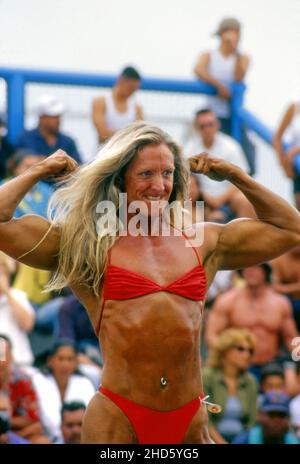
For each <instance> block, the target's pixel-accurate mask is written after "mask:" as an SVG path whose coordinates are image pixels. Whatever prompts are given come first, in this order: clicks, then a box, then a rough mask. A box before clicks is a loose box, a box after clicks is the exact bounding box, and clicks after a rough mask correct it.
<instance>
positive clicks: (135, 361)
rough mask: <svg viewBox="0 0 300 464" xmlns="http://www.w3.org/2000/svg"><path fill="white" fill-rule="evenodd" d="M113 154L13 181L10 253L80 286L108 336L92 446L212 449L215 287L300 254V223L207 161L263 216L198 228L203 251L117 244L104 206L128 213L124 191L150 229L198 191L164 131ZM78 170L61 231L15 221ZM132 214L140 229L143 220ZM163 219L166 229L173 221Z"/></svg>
mask: <svg viewBox="0 0 300 464" xmlns="http://www.w3.org/2000/svg"><path fill="white" fill-rule="evenodd" d="M103 152H104V153H103V156H102V154H100V156H99V157H98V158H97V159H96V160H94V161H93V162H92V163H89V164H87V165H85V166H84V167H82V168H80V169H79V170H76V165H75V163H74V161H73V160H72V159H71V158H70V157H68V156H67V155H66V154H65V153H62V152H58V153H56V154H54V155H53V156H52V157H49V158H47V159H46V160H44V161H42V162H41V163H38V164H37V165H35V166H34V167H33V168H32V169H30V170H28V171H26V173H24V174H22V175H21V176H18V177H16V178H14V179H12V180H11V181H10V182H7V183H6V184H5V185H3V186H2V187H1V188H0V220H1V223H0V245H1V248H2V250H3V251H4V252H5V253H7V254H9V255H11V256H12V257H13V258H15V259H17V260H19V261H21V262H23V263H25V264H28V265H31V266H36V267H41V268H46V269H51V270H53V271H56V274H55V275H54V282H53V285H52V287H51V288H56V289H58V288H62V287H63V286H71V288H72V290H73V292H74V293H75V294H76V296H78V298H79V300H80V301H81V302H82V304H83V305H84V306H85V307H86V309H87V311H88V314H89V317H90V319H91V322H92V324H93V326H94V328H95V331H96V333H97V335H98V336H99V341H100V343H101V347H102V353H103V359H104V367H103V375H102V386H101V387H100V390H99V392H97V393H96V394H95V396H94V397H93V398H92V400H91V402H90V403H89V405H88V408H87V411H86V414H85V418H84V422H83V429H82V442H84V443H95V444H96V443H107V444H108V443H111V444H113V443H119V444H126V443H147V444H149V443H155V444H157V443H174V444H175V443H209V442H210V438H209V434H208V427H207V423H208V420H207V411H206V408H205V404H203V401H204V398H203V395H204V393H202V390H203V387H202V379H201V361H200V354H199V344H200V334H201V330H202V323H203V310H204V301H205V294H206V289H207V288H208V287H209V285H210V284H211V282H212V280H213V278H214V276H215V274H216V272H217V271H218V270H219V269H241V268H242V267H249V266H253V265H255V264H257V263H259V262H264V261H266V260H269V259H274V258H275V257H276V256H278V255H280V254H282V253H285V252H286V251H287V250H288V249H290V248H293V247H294V246H296V245H297V244H298V243H299V242H300V215H299V213H298V212H297V211H296V209H295V208H293V207H292V206H290V205H289V204H288V203H287V202H286V201H284V200H283V199H282V198H280V197H279V196H278V195H276V194H274V193H273V192H271V191H269V190H268V189H266V188H265V187H263V186H262V185H260V184H259V183H257V182H256V181H255V180H253V179H252V178H250V177H249V176H248V175H247V174H246V173H244V172H243V171H242V170H241V169H240V168H238V167H237V166H234V165H232V164H230V163H228V162H226V161H224V160H221V159H217V158H210V157H209V156H208V155H207V154H203V155H196V156H194V157H192V158H191V159H190V160H189V165H190V169H191V171H193V172H198V173H203V174H204V175H209V176H211V177H213V178H216V179H218V180H219V181H222V180H224V179H227V180H230V181H231V182H232V183H233V184H234V185H235V186H236V187H238V188H239V189H240V190H241V191H242V192H243V193H244V194H245V196H246V197H247V198H248V200H249V201H250V202H251V203H252V205H253V207H254V209H255V212H256V215H257V219H255V220H253V219H238V220H236V221H232V222H230V223H228V224H225V225H223V224H213V223H204V224H198V225H196V226H195V227H193V228H192V230H190V231H189V232H190V233H194V234H197V233H198V232H200V233H201V232H202V231H203V229H204V234H203V235H204V237H203V238H204V240H203V242H201V243H198V245H196V244H195V243H194V245H195V246H194V249H193V248H192V247H191V246H190V245H189V241H188V239H187V237H186V233H187V231H182V233H181V234H179V235H177V236H176V235H175V234H173V235H170V236H164V235H157V234H156V235H154V234H146V235H144V234H141V235H138V236H137V235H136V234H135V233H131V230H130V228H129V227H128V228H127V229H126V230H125V232H127V235H125V236H120V235H121V234H119V236H117V237H116V236H113V235H110V234H109V231H110V229H105V227H104V225H103V226H102V227H99V228H98V231H97V227H96V224H95V217H96V210H97V209H98V205H99V202H100V201H102V200H105V202H106V203H105V205H107V200H110V201H111V202H112V204H113V205H116V206H117V207H119V206H120V200H119V197H118V193H126V194H127V204H128V207H132V206H133V202H136V201H140V202H141V201H142V206H141V203H139V207H138V208H140V209H142V208H144V210H143V218H144V219H145V220H146V222H147V224H148V223H150V224H151V222H152V219H153V215H152V208H154V207H156V206H159V204H160V203H158V202H169V201H170V202H171V201H173V199H175V200H176V201H178V202H180V204H183V203H182V200H183V199H185V198H187V185H188V171H187V167H186V164H185V162H184V159H183V155H182V152H181V149H180V147H179V146H178V145H177V144H176V142H175V141H174V140H173V139H172V138H171V137H170V136H169V135H168V134H166V133H165V132H163V131H162V130H161V129H160V128H158V127H155V126H152V125H150V124H146V123H144V122H138V123H134V124H132V125H130V126H127V127H126V128H125V129H123V130H122V131H120V132H118V134H116V135H115V136H114V137H112V138H111V139H110V140H109V142H108V143H107V145H106V147H105V150H103ZM70 172H72V175H71V176H70V177H69V179H68V182H67V185H65V186H63V187H61V188H60V189H57V191H56V192H55V194H54V198H53V199H52V208H53V209H52V211H53V214H54V216H51V218H52V224H50V223H49V221H46V220H45V219H43V218H41V217H38V216H34V215H31V216H30V215H27V216H25V217H23V218H20V219H13V214H14V210H15V208H16V206H17V204H18V203H19V202H20V201H21V199H22V198H23V196H24V195H25V194H26V192H27V191H28V190H30V189H31V188H32V186H33V185H34V184H35V183H36V182H37V181H38V180H40V179H42V178H44V177H46V176H48V175H49V174H52V175H53V174H56V175H59V174H66V173H70ZM154 209H155V210H156V211H157V209H156V208H154ZM135 211H136V210H135ZM129 213H130V214H128V216H129V219H130V221H132V220H133V221H135V220H136V219H137V217H136V216H137V213H136V212H134V211H133V212H132V210H131V209H130V210H129ZM174 214H175V213H174ZM155 218H157V219H159V221H160V222H161V223H162V220H163V215H157V216H155ZM118 224H119V222H118V223H117V225H118ZM119 230H120V229H119ZM155 230H156V231H157V229H155ZM133 232H135V230H134V231H133ZM141 232H143V230H142V231H141ZM254 237H255V239H254ZM199 242H200V241H199ZM103 274H105V277H104V278H103ZM55 279H56V280H55ZM102 290H103V292H102ZM281 298H283V297H281ZM272 317H273V315H272Z"/></svg>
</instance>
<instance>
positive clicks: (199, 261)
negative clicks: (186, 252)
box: [171, 224, 202, 266]
mask: <svg viewBox="0 0 300 464" xmlns="http://www.w3.org/2000/svg"><path fill="white" fill-rule="evenodd" d="M171 226H172V227H173V229H175V230H178V231H179V232H181V233H182V235H183V236H184V238H185V239H186V240H187V241H188V242H189V244H190V245H191V248H192V249H193V250H194V253H195V255H196V257H197V260H198V263H199V264H200V266H202V262H201V258H200V256H199V253H198V251H197V248H195V247H193V245H192V242H191V240H190V239H189V237H188V236H187V234H186V233H185V232H184V231H183V230H181V229H177V227H175V226H173V224H171Z"/></svg>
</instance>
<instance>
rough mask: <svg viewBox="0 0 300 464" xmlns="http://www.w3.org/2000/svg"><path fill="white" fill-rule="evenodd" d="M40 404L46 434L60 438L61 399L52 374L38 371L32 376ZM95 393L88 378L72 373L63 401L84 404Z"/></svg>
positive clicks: (86, 403)
mask: <svg viewBox="0 0 300 464" xmlns="http://www.w3.org/2000/svg"><path fill="white" fill-rule="evenodd" d="M32 381H33V384H34V386H35V389H36V391H37V395H38V398H39V405H40V414H41V421H42V424H43V426H44V427H45V430H46V433H47V435H49V436H50V437H57V438H59V439H62V433H61V408H62V401H61V397H60V392H59V389H58V386H57V383H56V381H55V379H54V377H53V375H47V376H45V375H43V374H41V373H40V372H39V371H37V372H35V373H34V374H33V376H32ZM94 394H95V388H94V387H93V385H92V383H91V382H90V380H89V379H87V378H86V377H84V376H81V375H77V374H73V375H71V377H70V380H69V383H68V386H67V389H66V393H65V398H64V402H65V403H70V402H72V401H79V402H82V403H84V404H85V405H86V406H87V405H88V403H89V401H90V400H91V398H92V397H93V396H94Z"/></svg>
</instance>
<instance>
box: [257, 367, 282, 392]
mask: <svg viewBox="0 0 300 464" xmlns="http://www.w3.org/2000/svg"><path fill="white" fill-rule="evenodd" d="M260 390H261V392H262V393H268V392H272V391H277V392H281V393H284V392H285V383H284V369H283V368H282V367H281V366H280V364H275V363H270V364H266V365H265V366H264V367H263V368H262V370H261V379H260Z"/></svg>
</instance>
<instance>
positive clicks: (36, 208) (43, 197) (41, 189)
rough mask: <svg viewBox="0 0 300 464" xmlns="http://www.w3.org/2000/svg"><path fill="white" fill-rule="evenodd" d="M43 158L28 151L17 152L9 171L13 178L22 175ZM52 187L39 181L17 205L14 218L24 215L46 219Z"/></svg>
mask: <svg viewBox="0 0 300 464" xmlns="http://www.w3.org/2000/svg"><path fill="white" fill-rule="evenodd" d="M44 158H45V157H44V156H39V155H36V154H32V152H31V151H29V150H27V149H26V150H25V149H22V150H17V151H16V152H15V153H14V155H13V157H12V159H11V163H10V170H11V173H12V175H13V176H19V175H21V174H23V173H24V172H25V171H26V170H27V169H30V168H31V167H33V166H34V165H35V164H37V163H38V162H39V161H42V160H43V159H44ZM53 190H54V189H53V187H51V186H50V185H49V184H47V183H46V182H43V181H39V182H37V183H36V184H34V186H33V187H32V189H31V190H30V191H29V192H28V193H26V195H25V196H24V198H23V199H22V201H21V202H20V203H19V204H18V206H17V208H16V209H15V212H14V217H16V218H19V217H21V216H24V214H38V215H39V216H43V217H45V218H46V217H47V207H48V201H49V199H50V197H51V195H52V193H53Z"/></svg>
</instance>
